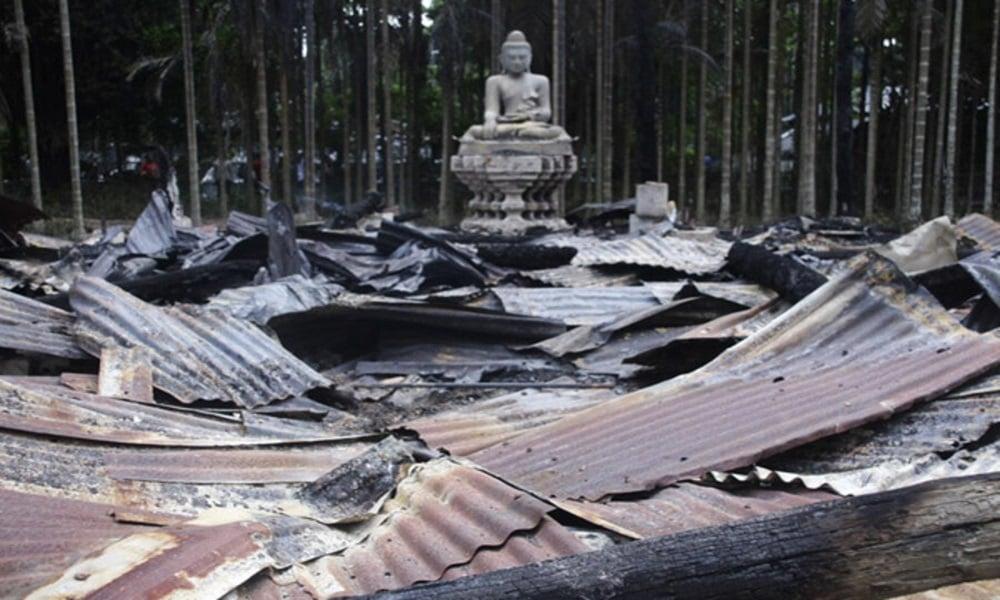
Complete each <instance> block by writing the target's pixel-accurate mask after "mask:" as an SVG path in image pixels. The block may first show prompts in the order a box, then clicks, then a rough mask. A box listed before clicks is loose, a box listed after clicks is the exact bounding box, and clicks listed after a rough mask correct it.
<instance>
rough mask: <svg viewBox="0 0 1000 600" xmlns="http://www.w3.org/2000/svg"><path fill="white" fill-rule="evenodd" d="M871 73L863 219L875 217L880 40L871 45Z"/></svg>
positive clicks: (879, 94) (880, 85)
mask: <svg viewBox="0 0 1000 600" xmlns="http://www.w3.org/2000/svg"><path fill="white" fill-rule="evenodd" d="M872 46H873V48H872V72H871V80H870V81H869V83H868V110H869V111H871V112H870V113H869V115H868V140H867V148H866V150H865V219H866V220H870V219H871V218H872V217H874V216H875V165H876V159H877V158H878V117H879V112H880V111H881V109H882V40H881V38H879V39H877V40H876V41H875V43H874V44H872Z"/></svg>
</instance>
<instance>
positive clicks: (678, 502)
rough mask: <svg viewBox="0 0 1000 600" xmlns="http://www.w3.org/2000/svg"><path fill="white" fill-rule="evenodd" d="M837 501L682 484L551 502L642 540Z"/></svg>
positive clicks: (818, 495)
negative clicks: (632, 495)
mask: <svg viewBox="0 0 1000 600" xmlns="http://www.w3.org/2000/svg"><path fill="white" fill-rule="evenodd" d="M839 497H840V496H837V495H835V494H829V493H826V492H818V491H801V492H796V493H791V492H784V491H781V490H772V489H759V488H749V489H741V490H734V491H731V492H730V491H725V490H721V489H718V488H713V487H708V486H704V485H698V484H694V483H681V484H679V485H676V486H671V487H668V488H664V489H662V490H659V491H658V492H656V494H654V495H652V496H650V497H649V498H643V499H640V500H631V501H625V500H614V501H611V502H607V503H600V502H578V501H575V500H557V501H555V503H556V504H557V505H558V506H559V507H560V508H562V509H564V510H566V511H569V512H571V513H573V514H574V515H577V516H578V517H580V518H582V519H585V520H587V521H590V522H591V523H594V524H596V525H599V526H601V527H605V528H607V529H610V530H611V531H615V532H617V533H620V534H622V535H625V536H628V537H631V538H635V539H643V538H649V537H657V536H661V535H670V534H673V533H679V532H681V531H687V530H690V529H700V528H702V527H712V526H715V525H723V524H725V523H732V522H735V521H742V520H743V519H750V518H753V517H757V516H760V515H766V514H770V513H774V512H780V511H783V510H789V509H792V508H796V507H799V506H805V505H806V504H812V503H813V502H820V501H824V500H834V499H837V498H839Z"/></svg>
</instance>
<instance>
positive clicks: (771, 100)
mask: <svg viewBox="0 0 1000 600" xmlns="http://www.w3.org/2000/svg"><path fill="white" fill-rule="evenodd" d="M769 4H770V6H768V11H769V13H768V17H767V18H768V20H767V100H766V107H765V109H764V111H765V114H764V200H763V202H762V205H761V220H762V221H764V223H769V222H770V221H771V220H772V219H774V215H775V212H776V211H775V209H776V207H775V206H774V201H773V199H774V188H775V176H774V172H775V166H774V164H775V154H777V150H778V149H777V148H776V147H775V146H776V145H777V144H776V140H775V133H774V132H775V129H776V128H777V123H776V121H777V116H778V115H777V109H776V105H777V89H776V87H777V83H778V82H777V71H778V56H777V54H778V0H770V2H769Z"/></svg>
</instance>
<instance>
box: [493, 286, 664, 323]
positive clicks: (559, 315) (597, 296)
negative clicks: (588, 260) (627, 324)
mask: <svg viewBox="0 0 1000 600" xmlns="http://www.w3.org/2000/svg"><path fill="white" fill-rule="evenodd" d="M680 287H681V286H680V285H678V287H677V289H678V290H680ZM492 291H493V293H494V294H496V295H497V297H498V298H500V302H502V303H503V307H504V310H506V311H507V312H508V313H511V314H517V315H529V316H532V317H540V318H543V319H554V320H556V321H562V322H563V323H566V324H567V325H597V324H600V323H605V322H607V321H610V320H612V319H615V318H617V317H620V316H622V315H624V314H632V313H637V312H639V311H642V310H644V309H647V308H652V307H654V306H658V305H659V304H660V301H659V300H657V298H656V295H655V294H653V292H651V291H650V290H648V289H646V288H645V287H640V286H634V287H597V288H514V287H498V288H493V290H492Z"/></svg>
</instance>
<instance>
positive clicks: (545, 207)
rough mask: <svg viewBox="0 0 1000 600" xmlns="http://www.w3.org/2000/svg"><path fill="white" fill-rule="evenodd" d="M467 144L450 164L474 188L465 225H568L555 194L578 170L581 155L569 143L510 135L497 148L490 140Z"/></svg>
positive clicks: (508, 230) (514, 230)
mask: <svg viewBox="0 0 1000 600" xmlns="http://www.w3.org/2000/svg"><path fill="white" fill-rule="evenodd" d="M501 145H502V148H500V147H499V146H501ZM462 146H463V147H461V148H460V149H459V153H458V154H457V155H456V156H452V157H451V170H452V172H453V173H454V174H455V176H456V177H458V179H459V181H461V182H462V183H464V184H465V185H466V187H468V188H469V189H470V190H472V192H473V194H474V196H473V198H472V200H471V201H470V202H469V205H468V209H467V211H466V217H465V220H463V221H462V224H461V228H462V229H464V230H466V231H474V232H480V233H494V234H503V235H519V234H523V233H525V232H526V231H528V230H530V229H535V228H542V229H547V230H550V231H558V230H563V229H569V227H570V226H569V224H567V223H566V221H564V220H563V219H561V218H560V217H559V214H558V207H557V206H556V204H555V202H554V201H553V199H552V195H553V193H554V192H555V191H556V189H558V188H559V186H560V185H562V184H563V183H565V182H566V181H568V180H569V179H570V178H571V177H572V176H573V174H574V173H576V169H577V163H576V156H574V155H573V154H572V149H571V148H570V147H569V144H568V143H564V142H553V143H551V144H548V143H544V142H537V141H533V142H509V141H508V142H503V143H498V144H497V146H498V147H497V148H495V149H494V148H491V147H490V143H489V142H485V143H484V142H477V143H476V144H475V145H474V147H465V146H466V145H465V144H463V145H462ZM469 146H473V145H472V144H470V145H469ZM554 151H558V152H560V153H559V154H556V153H555V152H554Z"/></svg>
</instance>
